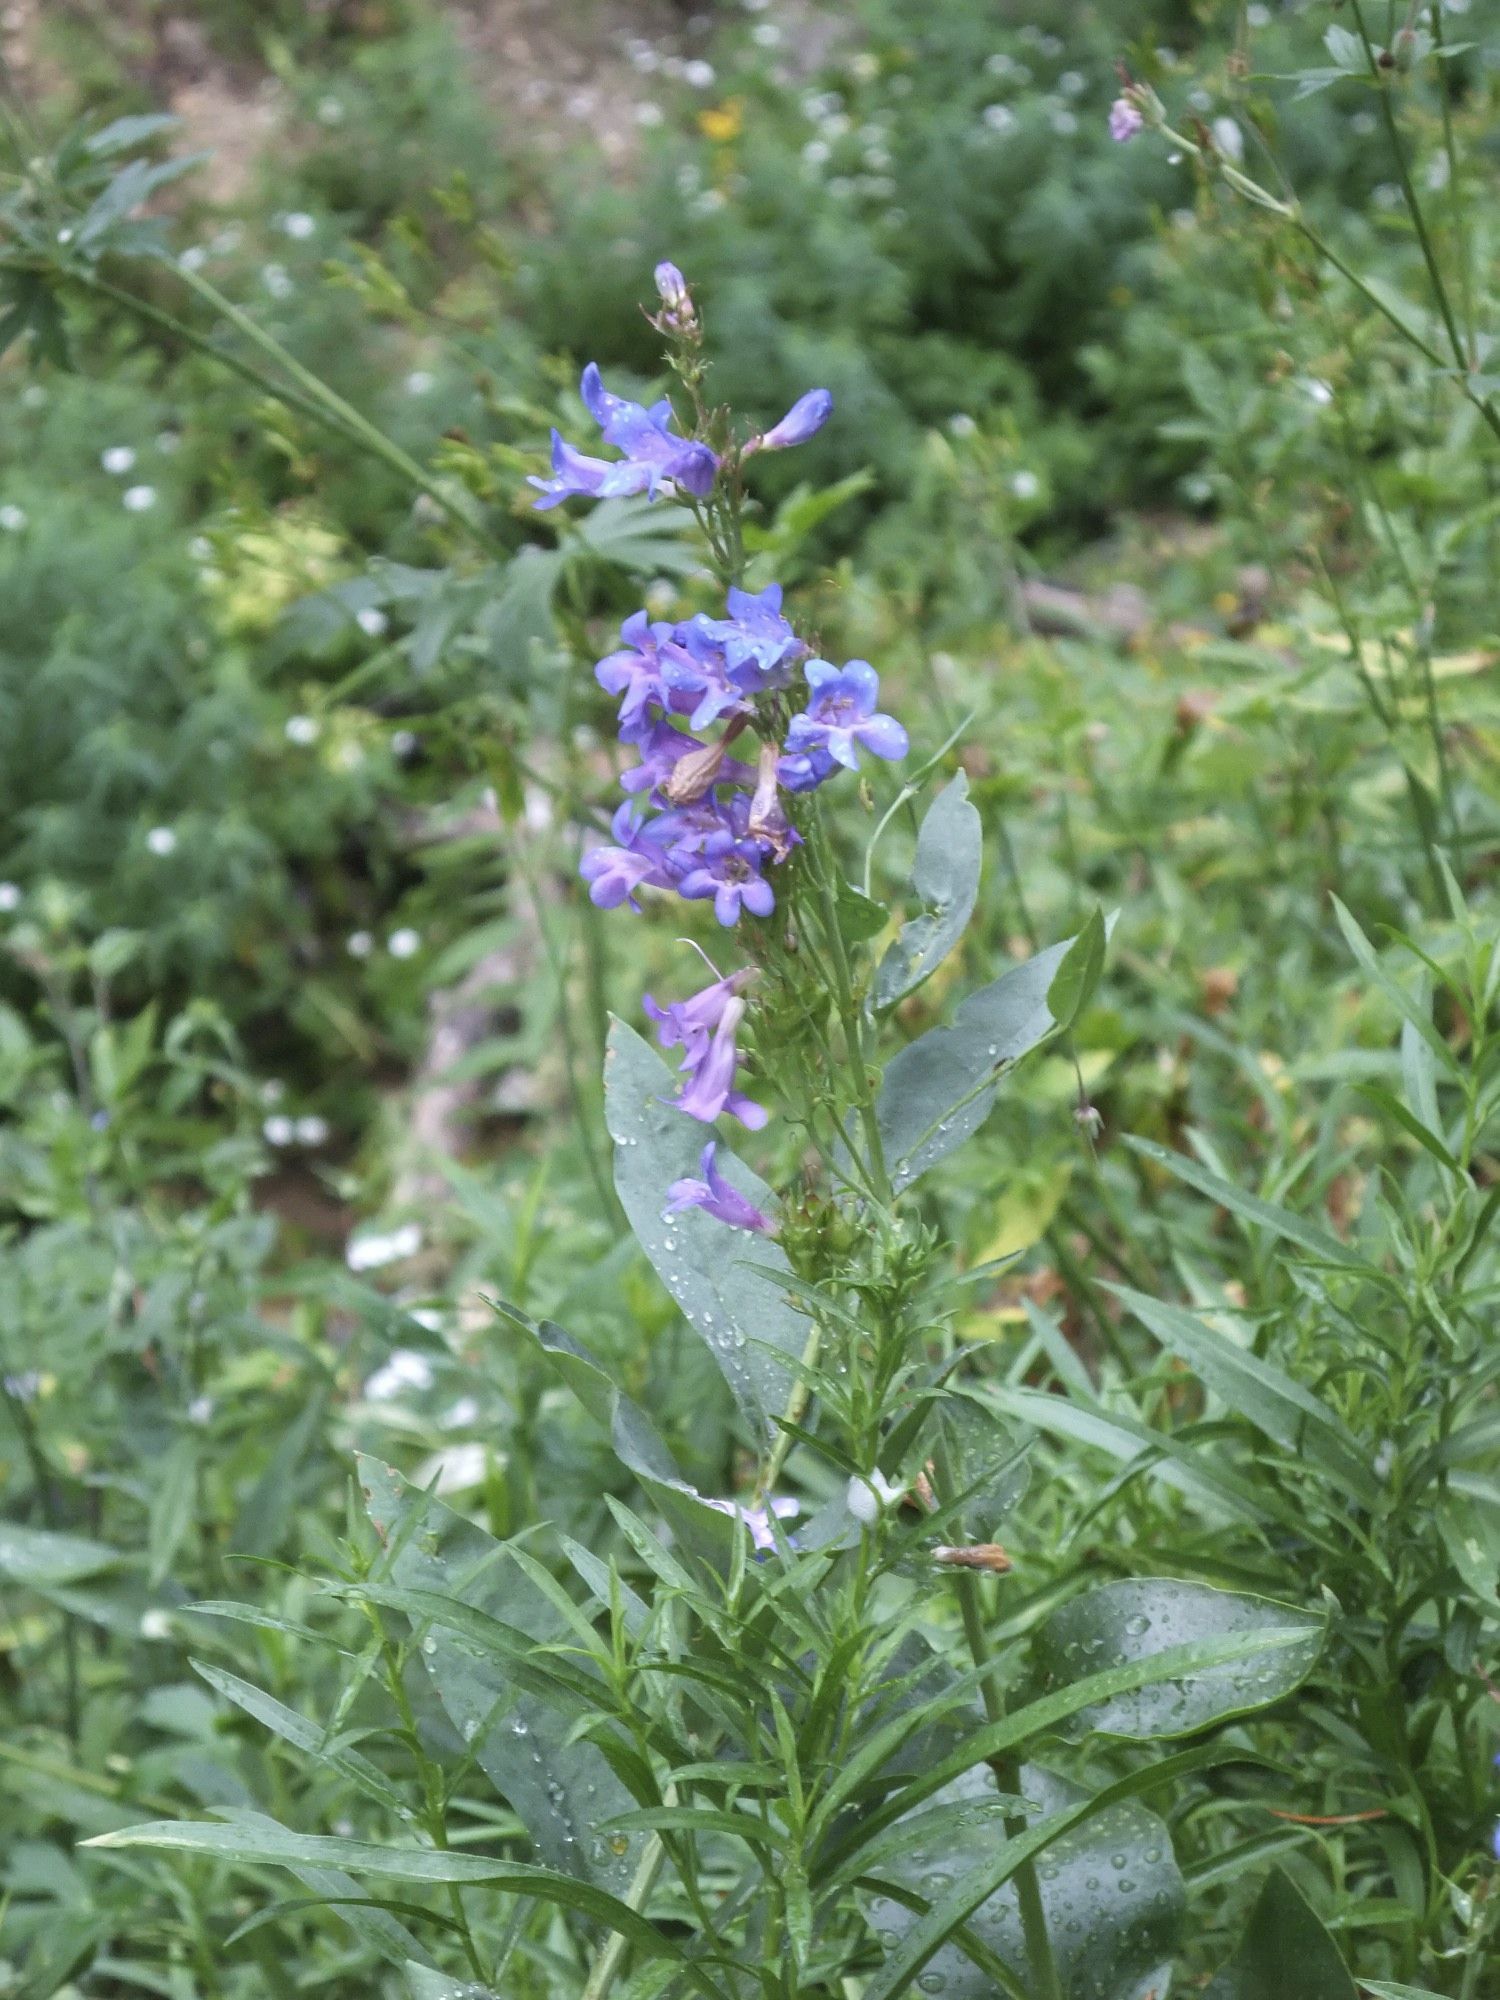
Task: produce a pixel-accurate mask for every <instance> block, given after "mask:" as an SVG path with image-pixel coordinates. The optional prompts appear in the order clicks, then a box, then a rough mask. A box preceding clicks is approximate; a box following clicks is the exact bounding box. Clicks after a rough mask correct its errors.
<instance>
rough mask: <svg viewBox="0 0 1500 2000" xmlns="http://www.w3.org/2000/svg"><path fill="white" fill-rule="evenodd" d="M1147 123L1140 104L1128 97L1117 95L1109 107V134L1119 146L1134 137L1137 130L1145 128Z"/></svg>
mask: <svg viewBox="0 0 1500 2000" xmlns="http://www.w3.org/2000/svg"><path fill="white" fill-rule="evenodd" d="M1145 125H1146V121H1145V119H1144V118H1143V117H1142V116H1141V112H1140V107H1139V105H1137V104H1134V103H1132V102H1131V100H1130V99H1129V98H1128V97H1117V98H1116V99H1115V101H1114V103H1113V104H1112V105H1111V106H1110V107H1109V136H1110V138H1111V139H1113V140H1114V142H1115V144H1116V145H1117V146H1123V145H1124V144H1125V143H1126V142H1127V140H1130V139H1133V138H1134V137H1135V135H1136V134H1137V132H1141V131H1143V130H1144V129H1145Z"/></svg>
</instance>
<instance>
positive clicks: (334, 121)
mask: <svg viewBox="0 0 1500 2000" xmlns="http://www.w3.org/2000/svg"><path fill="white" fill-rule="evenodd" d="M343 122H344V107H343V105H342V104H341V103H340V102H339V100H338V99H337V98H336V97H322V98H319V100H318V123H319V124H320V125H342V124H343Z"/></svg>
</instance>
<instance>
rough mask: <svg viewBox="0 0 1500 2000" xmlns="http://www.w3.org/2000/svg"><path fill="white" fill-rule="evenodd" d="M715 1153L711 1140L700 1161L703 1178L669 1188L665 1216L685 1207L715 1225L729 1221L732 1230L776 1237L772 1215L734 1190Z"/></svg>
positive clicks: (688, 1180) (680, 1182)
mask: <svg viewBox="0 0 1500 2000" xmlns="http://www.w3.org/2000/svg"><path fill="white" fill-rule="evenodd" d="M715 1150H716V1147H715V1142H714V1140H712V1139H710V1140H709V1142H708V1144H707V1145H706V1146H705V1147H704V1148H703V1153H702V1156H701V1158H700V1159H699V1162H698V1166H699V1170H700V1173H701V1176H702V1178H701V1179H698V1178H695V1177H693V1176H691V1175H688V1176H685V1177H684V1178H683V1179H682V1180H680V1181H673V1183H672V1185H671V1186H670V1187H669V1188H668V1189H667V1205H666V1207H665V1208H664V1209H663V1210H662V1214H663V1215H680V1214H681V1213H682V1211H683V1210H684V1209H685V1208H701V1209H702V1210H703V1212H704V1214H705V1215H711V1216H712V1217H713V1218H714V1220H715V1221H716V1222H727V1223H728V1224H729V1227H730V1228H731V1229H752V1230H754V1231H755V1233H756V1234H757V1235H759V1236H774V1235H775V1234H776V1225H775V1224H774V1223H773V1222H772V1221H771V1220H770V1218H769V1216H766V1215H763V1214H762V1213H761V1211H760V1210H759V1209H758V1208H757V1207H756V1206H755V1203H754V1202H753V1201H751V1200H749V1199H748V1197H747V1196H745V1195H742V1194H741V1193H740V1191H739V1189H738V1188H733V1187H731V1186H730V1185H729V1183H728V1181H726V1180H725V1178H724V1176H723V1175H722V1174H721V1173H720V1172H719V1170H718V1168H717V1167H716V1166H715V1165H714V1152H715Z"/></svg>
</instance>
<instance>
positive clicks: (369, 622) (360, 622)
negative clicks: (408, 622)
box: [354, 604, 391, 639]
mask: <svg viewBox="0 0 1500 2000" xmlns="http://www.w3.org/2000/svg"><path fill="white" fill-rule="evenodd" d="M354 622H355V624H356V625H357V626H358V627H359V629H360V631H361V632H364V633H366V634H368V636H369V637H370V638H372V639H378V638H380V637H381V636H382V634H383V633H385V632H387V631H388V630H389V629H390V623H391V621H390V619H389V618H387V617H386V615H385V613H384V612H383V611H382V610H381V609H380V607H379V605H377V604H367V605H366V606H365V608H364V609H363V611H356V612H355V614H354Z"/></svg>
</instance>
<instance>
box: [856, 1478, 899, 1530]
mask: <svg viewBox="0 0 1500 2000" xmlns="http://www.w3.org/2000/svg"><path fill="white" fill-rule="evenodd" d="M905 1490H906V1489H905V1487H903V1486H892V1484H891V1482H890V1481H889V1480H888V1479H887V1478H886V1476H885V1474H884V1473H883V1472H881V1471H880V1469H879V1468H878V1467H877V1468H876V1469H875V1471H873V1472H870V1473H867V1474H866V1475H865V1476H864V1477H863V1478H855V1479H851V1480H850V1481H849V1484H848V1486H847V1487H846V1488H845V1490H844V1505H845V1506H846V1507H847V1508H848V1509H849V1512H850V1513H851V1514H852V1515H853V1516H854V1518H855V1520H856V1521H859V1522H861V1523H862V1524H863V1525H864V1526H865V1527H867V1528H868V1527H870V1526H871V1525H872V1524H873V1523H874V1522H875V1521H878V1520H879V1518H880V1510H881V1509H882V1508H883V1507H889V1506H891V1505H893V1504H894V1503H895V1502H896V1501H898V1500H899V1499H900V1498H901V1496H902V1494H903V1493H904V1492H905Z"/></svg>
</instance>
